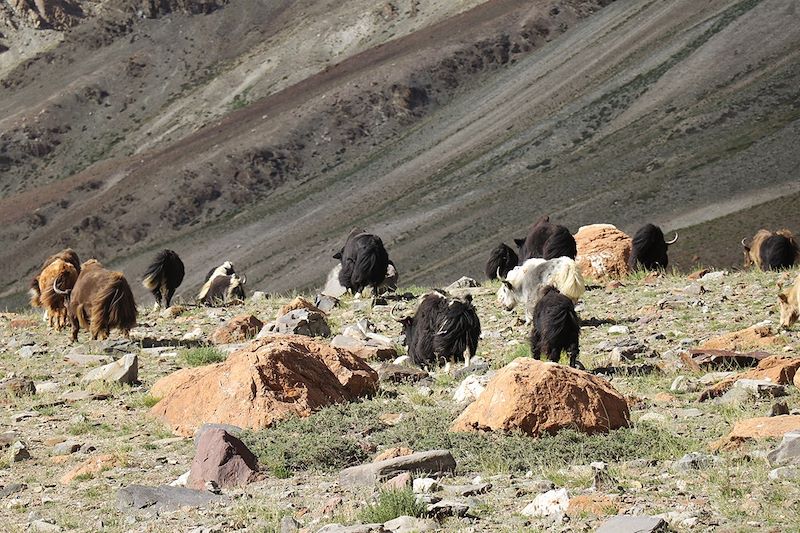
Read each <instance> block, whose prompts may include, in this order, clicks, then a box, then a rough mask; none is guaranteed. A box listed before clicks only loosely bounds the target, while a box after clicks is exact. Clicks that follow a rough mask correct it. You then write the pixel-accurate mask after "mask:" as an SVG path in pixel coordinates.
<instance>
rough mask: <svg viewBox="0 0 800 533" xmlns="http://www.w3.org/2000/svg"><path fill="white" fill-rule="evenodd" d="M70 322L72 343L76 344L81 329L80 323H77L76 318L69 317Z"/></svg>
mask: <svg viewBox="0 0 800 533" xmlns="http://www.w3.org/2000/svg"><path fill="white" fill-rule="evenodd" d="M70 322H72V342H76V341H77V340H78V332H79V331H80V329H81V325H80V322H78V317H77V316H71V317H70Z"/></svg>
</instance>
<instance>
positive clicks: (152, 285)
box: [142, 254, 167, 291]
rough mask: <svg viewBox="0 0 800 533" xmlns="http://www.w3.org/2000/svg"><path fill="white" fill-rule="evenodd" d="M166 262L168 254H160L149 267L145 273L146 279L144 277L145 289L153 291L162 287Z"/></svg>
mask: <svg viewBox="0 0 800 533" xmlns="http://www.w3.org/2000/svg"><path fill="white" fill-rule="evenodd" d="M166 262H167V256H166V254H158V257H156V259H155V261H153V263H152V264H151V265H150V266H149V267H147V270H146V271H145V273H144V279H142V285H144V288H145V289H147V290H150V291H153V290H155V289H157V288H159V287H160V285H161V281H162V279H163V278H164V268H165V266H166Z"/></svg>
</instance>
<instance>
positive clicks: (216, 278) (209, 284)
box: [197, 261, 247, 307]
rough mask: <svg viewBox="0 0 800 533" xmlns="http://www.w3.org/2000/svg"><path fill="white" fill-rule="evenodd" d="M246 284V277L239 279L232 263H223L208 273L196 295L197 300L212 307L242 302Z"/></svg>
mask: <svg viewBox="0 0 800 533" xmlns="http://www.w3.org/2000/svg"><path fill="white" fill-rule="evenodd" d="M246 283H247V276H243V277H241V278H240V277H239V276H238V275H237V274H236V271H235V270H234V268H233V263H231V262H230V261H225V262H224V263H222V264H221V265H220V266H218V267H217V268H214V269H212V270H211V271H210V272H209V273H208V275H207V276H206V282H205V283H204V284H203V287H202V288H201V289H200V292H199V293H198V294H197V300H198V301H199V302H201V303H202V304H204V305H209V306H212V307H213V306H217V305H225V304H228V303H232V302H236V301H244V299H245V294H244V285H245V284H246Z"/></svg>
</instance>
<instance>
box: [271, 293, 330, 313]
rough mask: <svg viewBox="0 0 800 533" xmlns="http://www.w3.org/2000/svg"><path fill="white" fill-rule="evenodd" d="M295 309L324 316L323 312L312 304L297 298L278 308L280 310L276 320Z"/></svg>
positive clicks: (299, 297)
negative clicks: (306, 310)
mask: <svg viewBox="0 0 800 533" xmlns="http://www.w3.org/2000/svg"><path fill="white" fill-rule="evenodd" d="M295 309H308V310H309V311H314V312H315V313H322V314H323V315H324V314H326V313H325V312H324V311H323V310H321V309H320V308H319V307H317V306H316V305H314V304H312V303H311V302H309V301H308V300H306V299H305V298H303V297H301V296H297V297H296V298H295V299H294V300H292V301H291V302H289V303H288V304H286V305H284V306H283V307H281V308H280V310H279V311H278V318H280V317H282V316H283V315H285V314H288V313H291V312H292V311H294V310H295Z"/></svg>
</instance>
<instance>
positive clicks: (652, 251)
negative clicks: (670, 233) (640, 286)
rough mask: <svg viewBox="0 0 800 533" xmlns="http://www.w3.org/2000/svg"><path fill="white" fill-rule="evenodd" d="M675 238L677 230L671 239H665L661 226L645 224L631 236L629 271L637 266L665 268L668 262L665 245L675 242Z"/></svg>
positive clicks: (676, 238) (653, 268)
mask: <svg viewBox="0 0 800 533" xmlns="http://www.w3.org/2000/svg"><path fill="white" fill-rule="evenodd" d="M677 240H678V233H677V232H676V233H675V237H674V238H673V239H672V240H671V241H665V240H664V233H663V232H662V231H661V228H659V227H658V226H656V225H654V224H645V225H644V226H642V227H641V228H639V231H637V232H636V234H635V235H634V236H633V243H632V245H631V256H630V257H629V258H628V269H629V270H630V271H631V272H633V271H635V270H638V269H639V268H642V269H645V270H657V269H659V268H663V269H666V268H667V265H668V264H669V258H668V257H667V247H669V246H670V245H671V244H675V242H676V241H677Z"/></svg>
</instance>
